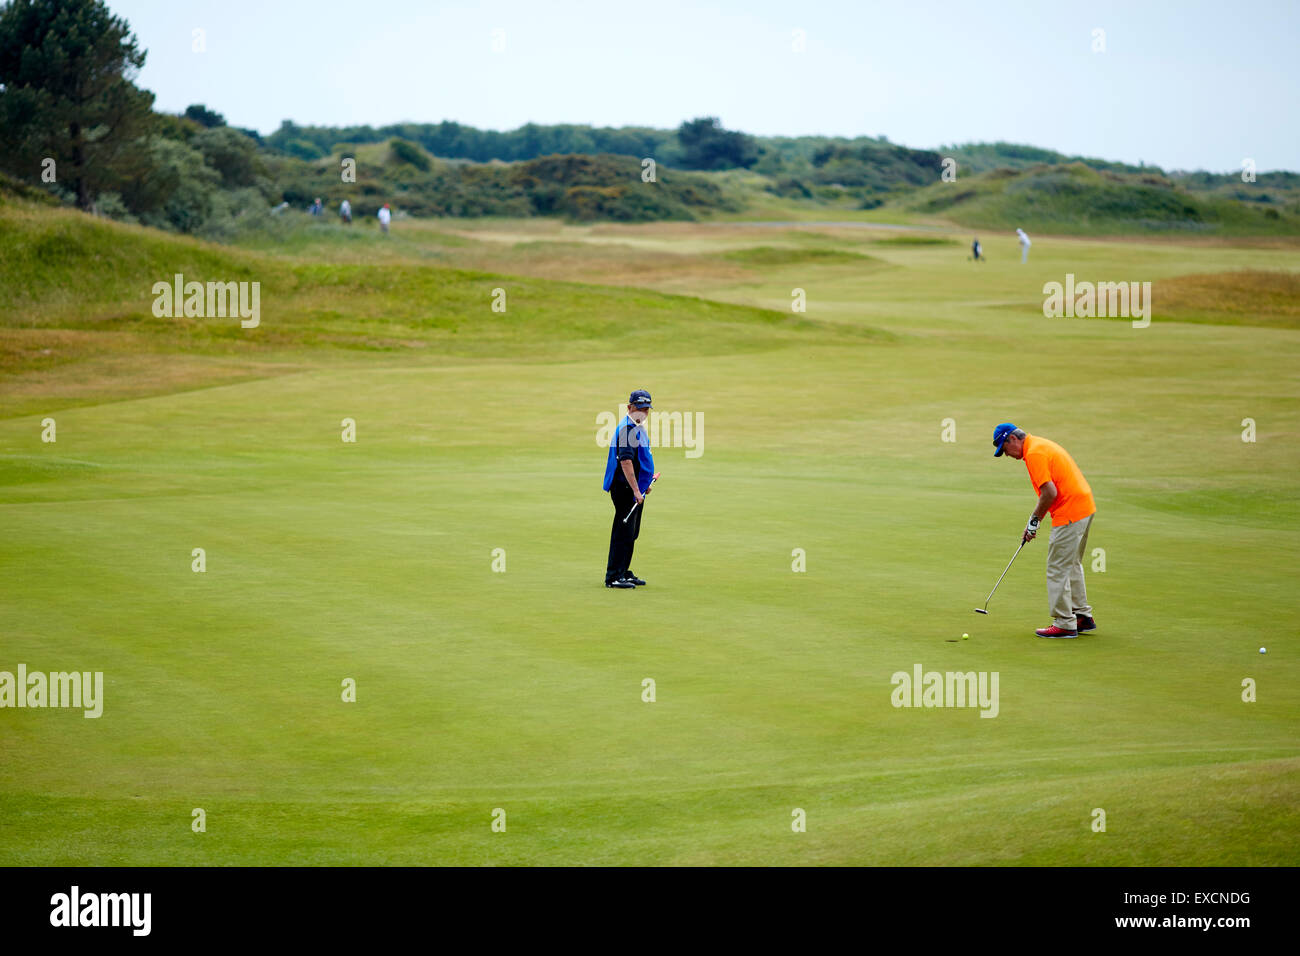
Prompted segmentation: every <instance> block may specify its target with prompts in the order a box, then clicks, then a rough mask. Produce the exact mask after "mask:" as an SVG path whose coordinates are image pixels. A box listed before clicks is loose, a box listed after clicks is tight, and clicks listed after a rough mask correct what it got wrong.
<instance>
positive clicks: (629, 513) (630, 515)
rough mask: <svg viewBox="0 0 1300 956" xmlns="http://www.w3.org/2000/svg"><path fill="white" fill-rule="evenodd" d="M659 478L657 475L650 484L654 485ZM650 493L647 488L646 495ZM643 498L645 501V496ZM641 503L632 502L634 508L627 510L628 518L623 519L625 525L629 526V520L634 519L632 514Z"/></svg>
mask: <svg viewBox="0 0 1300 956" xmlns="http://www.w3.org/2000/svg"><path fill="white" fill-rule="evenodd" d="M658 478H659V476H658V475H655V477H654V478H651V479H650V484H651V485H653V484H654V483H655V481H657V480H658ZM649 493H650V489H649V488H647V489H646V495H648V494H649ZM641 498H642V499H643V500H644V498H645V495H642V496H641ZM640 503H641V502H640V501H634V502H632V507H631V508H628V509H627V515H626V517H624V518H623V523H624V524H627V519H628V518H630V517H632V512H633V511H636V506H637V505H639V504H640Z"/></svg>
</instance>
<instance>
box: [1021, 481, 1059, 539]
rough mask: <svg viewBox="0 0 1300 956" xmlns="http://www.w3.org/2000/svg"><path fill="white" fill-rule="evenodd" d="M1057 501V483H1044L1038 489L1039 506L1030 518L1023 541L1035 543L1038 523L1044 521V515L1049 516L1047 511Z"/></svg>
mask: <svg viewBox="0 0 1300 956" xmlns="http://www.w3.org/2000/svg"><path fill="white" fill-rule="evenodd" d="M1055 500H1056V483H1055V482H1051V481H1045V482H1043V483H1042V484H1041V485H1040V486H1039V488H1038V505H1037V506H1036V507H1035V508H1034V513H1033V514H1032V515H1030V516H1029V523H1028V524H1026V525H1025V533H1024V535H1023V536H1022V538H1021V540H1022V541H1033V540H1034V535H1036V534H1038V522H1040V521H1042V520H1043V515H1045V514H1047V509H1048V508H1050V507H1051V506H1052V502H1053V501H1055Z"/></svg>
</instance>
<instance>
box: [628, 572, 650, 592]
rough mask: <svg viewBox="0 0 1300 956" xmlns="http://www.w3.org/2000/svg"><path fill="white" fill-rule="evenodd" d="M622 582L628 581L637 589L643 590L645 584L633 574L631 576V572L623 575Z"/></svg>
mask: <svg viewBox="0 0 1300 956" xmlns="http://www.w3.org/2000/svg"><path fill="white" fill-rule="evenodd" d="M623 580H624V581H630V582H631V583H632V584H635V585H636V586H637V587H639V588H643V587H645V582H644V581H642V580H641V579H640V578H638V577H637V576H636V575H635V574H633V573H632V572H631V571H629V572H627V574H625V575H623Z"/></svg>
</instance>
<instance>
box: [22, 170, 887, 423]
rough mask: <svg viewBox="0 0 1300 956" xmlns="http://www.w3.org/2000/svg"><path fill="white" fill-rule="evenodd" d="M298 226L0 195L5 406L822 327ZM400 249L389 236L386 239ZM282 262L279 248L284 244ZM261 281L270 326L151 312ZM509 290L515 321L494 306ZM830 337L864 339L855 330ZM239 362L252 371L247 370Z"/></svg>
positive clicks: (776, 340) (754, 343)
mask: <svg viewBox="0 0 1300 956" xmlns="http://www.w3.org/2000/svg"><path fill="white" fill-rule="evenodd" d="M305 218H306V217H299V218H298V219H297V220H295V221H294V223H293V224H290V223H289V222H288V221H285V222H284V223H282V224H281V225H284V226H285V227H287V233H285V234H282V235H281V236H280V237H279V238H274V237H273V236H271V235H269V234H267V235H264V234H263V233H257V234H255V237H264V238H268V239H269V240H270V241H268V242H267V243H266V245H267V246H273V247H279V246H280V245H281V243H282V242H283V243H285V244H286V248H288V249H291V250H296V251H297V252H299V253H302V254H303V255H301V256H286V255H279V254H274V253H272V254H266V253H267V250H266V249H265V248H264V249H263V250H261V251H245V250H241V249H237V248H230V247H226V246H220V245H214V244H211V243H205V242H202V241H199V240H195V239H190V238H186V237H180V236H174V235H171V234H168V233H164V232H159V231H157V230H153V229H148V228H146V227H142V226H133V225H128V224H122V223H115V222H112V221H109V220H103V219H96V218H94V217H89V216H86V215H83V214H81V213H78V212H75V211H72V210H68V209H62V208H50V207H49V206H47V205H44V204H36V203H33V202H29V201H27V200H23V199H20V198H17V197H15V196H14V194H12V193H10V194H9V195H8V198H6V199H3V200H0V234H2V235H3V240H2V242H3V253H4V254H3V255H0V372H3V373H5V374H4V378H3V381H2V382H0V399H3V400H4V401H5V402H6V406H7V407H8V408H10V409H11V411H19V410H23V409H29V408H36V407H41V408H47V407H52V406H51V402H50V398H51V396H50V395H49V394H48V393H43V392H42V389H43V388H44V387H45V386H47V385H48V384H49V383H50V375H51V374H52V373H53V371H54V370H55V369H56V368H58V367H61V366H66V365H70V366H73V367H84V374H69V370H67V369H65V370H64V371H63V373H62V374H60V375H59V376H58V381H59V386H58V388H59V400H58V402H56V403H55V404H66V403H69V402H75V401H88V400H91V399H96V398H99V399H104V398H113V397H122V396H127V395H141V394H151V393H153V392H155V391H160V390H167V389H170V388H172V387H174V384H175V376H177V375H182V374H183V375H184V377H185V380H186V381H187V382H188V383H189V384H190V385H191V386H192V387H200V386H203V385H206V384H211V383H212V382H214V381H218V380H223V379H225V378H227V377H231V376H234V377H239V376H241V375H244V374H260V373H262V372H266V371H268V370H270V371H273V372H275V373H277V374H278V373H280V372H284V371H288V370H292V369H294V368H298V367H301V364H302V363H303V362H311V361H313V360H314V359H313V356H317V355H319V354H320V353H322V352H329V353H337V352H339V351H342V352H383V353H388V354H391V355H394V356H395V357H399V356H401V355H403V354H405V355H408V356H409V355H412V354H417V353H418V354H424V353H433V354H437V355H439V356H443V357H449V358H483V357H493V356H495V357H506V356H511V357H515V358H528V359H538V360H540V359H548V360H549V359H554V358H558V357H560V356H569V357H573V358H581V357H591V356H595V355H600V354H604V353H605V352H606V351H608V350H609V349H611V348H615V349H626V350H636V349H650V350H655V349H664V348H669V347H671V345H672V343H674V342H678V341H681V340H683V339H687V338H688V339H689V340H690V341H691V343H692V349H693V350H695V351H697V352H701V353H708V352H711V351H714V352H718V351H732V350H733V349H734V348H735V347H736V345H735V344H734V343H735V342H740V343H742V344H741V346H740V347H741V348H743V349H763V348H773V347H776V346H777V345H780V344H782V343H788V342H791V341H798V340H800V339H801V338H806V337H807V336H808V335H809V334H810V332H811V331H812V330H813V329H815V328H817V327H818V326H819V323H817V322H816V321H814V320H811V319H808V318H806V317H801V316H795V315H790V314H788V313H787V314H781V313H779V312H775V311H771V310H765V309H755V308H747V307H742V306H731V305H724V304H720V303H716V302H710V301H705V300H701V299H696V298H683V297H678V296H671V295H664V294H658V293H653V292H646V291H644V290H636V289H623V288H613V287H594V286H590V285H582V284H576V283H564V282H555V281H549V280H546V279H539V278H521V277H510V276H505V275H500V274H496V273H492V272H486V271H478V270H473V269H458V268H452V267H449V266H448V265H441V266H439V265H431V264H430V263H429V260H428V256H427V254H426V252H425V250H427V249H428V247H429V246H434V247H435V248H438V247H442V246H443V245H444V244H445V243H452V244H455V243H457V242H460V243H462V244H463V243H464V241H465V240H460V239H457V237H454V236H446V235H443V234H440V233H432V234H425V235H423V236H422V238H421V246H420V250H421V251H419V252H417V251H416V250H414V249H412V247H411V246H409V245H404V244H402V243H401V241H399V248H401V249H402V250H403V252H402V253H398V254H397V255H395V256H393V255H389V252H390V251H391V246H390V245H388V244H387V242H388V241H387V240H386V239H384V238H383V237H381V236H379V234H378V230H377V229H376V228H374V226H373V224H367V225H365V226H362V225H357V226H355V227H354V229H353V231H351V232H345V231H344V230H343V229H342V227H338V226H337V225H336V224H333V223H330V224H329V225H324V224H320V223H317V222H305V221H303V220H304V219H305ZM290 234H295V235H297V236H298V237H299V238H300V239H304V240H306V242H307V243H310V242H313V241H315V242H318V241H320V239H319V238H318V239H312V238H311V237H312V236H313V235H317V236H318V237H319V236H324V237H326V240H325V241H327V242H330V243H332V244H337V243H338V242H343V243H344V244H345V247H346V246H347V245H348V244H351V246H352V247H358V246H359V247H364V248H365V249H366V250H367V252H366V253H365V254H363V255H361V256H357V255H356V254H355V250H354V252H353V254H352V255H351V256H350V257H345V258H350V260H351V261H334V262H321V261H313V260H314V259H315V256H313V255H312V249H311V248H310V247H309V246H308V245H305V244H304V243H303V242H296V241H295V240H293V239H292V238H289V235H290ZM394 238H396V237H394ZM277 251H279V250H277ZM176 273H181V274H182V275H183V276H184V277H185V279H186V280H187V281H190V280H193V281H199V282H209V281H220V282H232V281H233V282H259V283H260V284H261V285H260V289H261V313H262V324H261V326H260V327H259V328H258V329H256V330H245V329H243V328H241V327H240V324H239V322H238V321H237V320H232V319H227V318H159V317H157V316H155V315H154V314H153V302H154V296H153V293H152V288H153V285H154V283H156V282H159V281H163V282H171V281H172V277H173V276H174V275H175V274H176ZM494 289H504V290H505V296H506V298H505V302H506V311H505V312H498V311H494V310H493V308H492V303H493V299H494V293H493V290H494ZM823 331H824V332H825V331H829V332H830V333H831V335H832V336H833V337H837V338H843V337H845V336H848V337H854V336H858V335H860V334H862V333H860V332H858V331H856V330H842V329H841V330H833V329H823ZM241 363H247V365H246V367H242V368H241Z"/></svg>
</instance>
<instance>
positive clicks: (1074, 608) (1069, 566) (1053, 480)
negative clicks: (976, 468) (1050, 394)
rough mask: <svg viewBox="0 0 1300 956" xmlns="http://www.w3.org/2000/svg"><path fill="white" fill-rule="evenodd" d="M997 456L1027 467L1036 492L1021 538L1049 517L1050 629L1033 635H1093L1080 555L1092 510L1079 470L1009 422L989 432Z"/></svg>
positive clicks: (1059, 451)
mask: <svg viewBox="0 0 1300 956" xmlns="http://www.w3.org/2000/svg"><path fill="white" fill-rule="evenodd" d="M993 445H994V447H995V448H996V449H997V450H996V451H995V452H993V457H994V458H996V457H998V456H999V455H1001V454H1002V453H1003V452H1006V453H1007V454H1008V455H1010V456H1011V457H1012V458H1018V459H1020V460H1022V461H1023V462H1024V463H1025V467H1026V468H1027V469H1029V481H1030V483H1031V484H1033V486H1034V491H1035V492H1036V493H1037V494H1038V505H1037V507H1035V508H1034V513H1033V514H1032V515H1030V516H1029V523H1028V524H1026V525H1025V530H1024V533H1023V535H1022V537H1021V540H1023V541H1025V542H1029V541H1032V540H1034V537H1035V536H1036V535H1037V534H1038V522H1039V521H1040V520H1041V519H1042V517H1043V515H1045V514H1047V513H1048V512H1049V511H1050V512H1051V513H1052V537H1051V539H1050V540H1049V542H1048V545H1047V600H1048V603H1049V604H1050V605H1051V612H1052V618H1053V623H1052V626H1051V627H1040V628H1039V629H1038V630H1036V631H1034V633H1035V634H1037V635H1038V636H1039V637H1078V636H1079V632H1080V631H1095V630H1096V629H1097V622H1096V621H1095V620H1094V619H1093V616H1092V605H1090V604H1089V603H1088V592H1087V591H1086V590H1085V589H1084V585H1083V556H1084V554H1085V553H1086V552H1087V549H1088V531H1089V530H1090V529H1091V528H1092V518H1093V515H1094V514H1095V513H1096V511H1097V506H1096V504H1095V502H1094V501H1093V500H1092V489H1091V488H1090V487H1088V482H1087V480H1086V479H1085V478H1084V477H1083V472H1081V471H1079V466H1078V465H1076V464H1075V463H1074V459H1073V458H1071V457H1070V454H1069V452H1067V451H1066V450H1065V449H1064V448H1062V447H1061V446H1060V445H1058V444H1057V443H1056V442H1054V441H1048V440H1047V439H1046V438H1039V437H1038V436H1037V435H1029V434H1026V433H1025V431H1024V430H1023V429H1020V428H1017V427H1016V426H1015V425H1013V424H1012V423H1011V422H1003V423H1002V424H1001V425H999V426H998V427H997V428H995V429H993Z"/></svg>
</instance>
